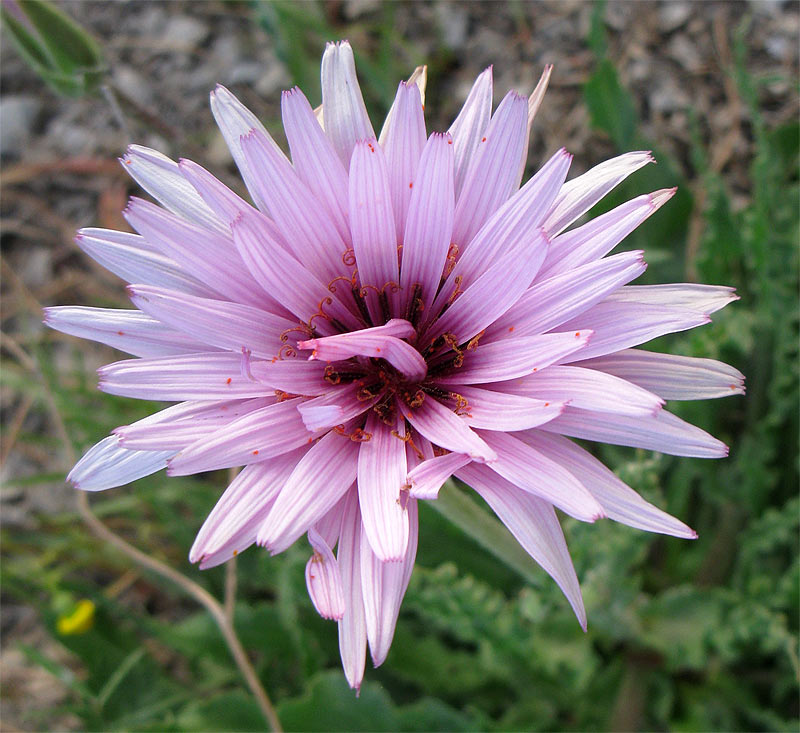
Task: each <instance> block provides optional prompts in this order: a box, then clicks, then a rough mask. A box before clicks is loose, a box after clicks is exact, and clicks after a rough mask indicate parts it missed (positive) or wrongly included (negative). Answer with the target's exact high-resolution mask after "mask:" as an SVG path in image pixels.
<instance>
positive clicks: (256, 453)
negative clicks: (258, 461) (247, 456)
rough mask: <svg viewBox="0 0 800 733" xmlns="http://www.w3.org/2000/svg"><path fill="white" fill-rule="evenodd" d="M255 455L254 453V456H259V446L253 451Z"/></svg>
mask: <svg viewBox="0 0 800 733" xmlns="http://www.w3.org/2000/svg"><path fill="white" fill-rule="evenodd" d="M253 455H254V456H257V455H258V449H257V448H256V450H254V451H253Z"/></svg>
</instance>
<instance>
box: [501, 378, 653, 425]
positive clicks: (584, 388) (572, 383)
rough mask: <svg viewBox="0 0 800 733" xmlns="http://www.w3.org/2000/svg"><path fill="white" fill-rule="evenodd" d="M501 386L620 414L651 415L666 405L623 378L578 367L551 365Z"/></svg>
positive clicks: (590, 408)
mask: <svg viewBox="0 0 800 733" xmlns="http://www.w3.org/2000/svg"><path fill="white" fill-rule="evenodd" d="M498 389H502V390H508V391H509V392H513V393H514V394H518V395H524V396H526V397H534V398H537V399H540V400H563V401H565V402H569V405H570V407H580V408H581V409H584V410H593V411H595V412H611V413H615V414H618V415H652V414H654V413H656V412H657V411H658V410H660V409H661V407H662V406H663V405H664V400H662V399H661V398H660V397H657V396H656V395H654V394H653V393H652V392H648V391H647V390H646V389H642V388H641V387H637V386H636V385H635V384H631V383H630V382H627V381H625V380H624V379H620V378H619V377H614V376H612V375H611V374H606V373H605V372H602V371H598V370H596V369H586V368H581V367H578V366H550V367H548V368H547V369H543V370H542V371H540V372H537V373H536V374H530V375H529V376H527V377H522V378H521V379H517V380H514V381H512V382H502V383H500V384H499V385H498Z"/></svg>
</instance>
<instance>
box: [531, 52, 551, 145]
mask: <svg viewBox="0 0 800 733" xmlns="http://www.w3.org/2000/svg"><path fill="white" fill-rule="evenodd" d="M552 73H553V64H546V65H545V67H544V70H543V71H542V75H541V77H539V81H538V82H537V84H536V88H535V89H534V90H533V91H532V92H531V95H530V97H528V135H530V134H531V127H532V126H533V120H534V119H535V117H536V113H537V112H538V111H539V107H541V106H542V101H543V100H544V95H545V92H547V87H548V85H549V84H550V75H551V74H552Z"/></svg>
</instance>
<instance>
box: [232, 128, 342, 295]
mask: <svg viewBox="0 0 800 733" xmlns="http://www.w3.org/2000/svg"><path fill="white" fill-rule="evenodd" d="M241 145H242V151H243V153H244V156H245V159H246V160H247V162H248V165H249V166H250V167H251V168H252V170H254V171H257V172H258V177H257V178H256V179H255V182H254V185H255V186H256V187H257V188H258V190H259V195H260V196H261V197H262V199H263V200H264V201H266V202H267V204H268V205H269V208H270V214H271V216H272V218H273V220H274V221H275V223H276V224H277V226H278V229H279V230H280V231H281V234H282V235H283V240H284V241H285V242H287V243H288V245H289V247H290V248H291V250H292V252H294V255H295V257H297V258H298V259H300V260H301V261H302V262H303V264H304V265H305V267H306V268H308V269H309V270H312V271H313V272H314V273H315V274H316V275H317V277H319V278H320V279H321V280H324V281H326V282H327V281H330V280H332V279H333V278H335V277H337V276H338V275H340V274H341V271H342V255H343V254H344V253H345V251H346V250H347V245H346V244H345V243H344V241H343V240H342V237H341V236H340V234H339V232H338V231H337V229H336V226H335V224H334V222H333V220H332V219H331V217H330V215H329V214H328V213H327V211H326V210H325V208H324V207H321V206H320V205H319V203H318V202H317V200H316V198H315V197H314V195H313V194H312V193H311V191H310V190H309V189H308V187H307V186H306V185H305V183H303V182H302V181H301V180H300V178H299V176H298V175H297V173H296V172H295V170H294V168H292V165H291V163H289V161H288V160H286V158H285V157H284V156H283V155H282V154H280V153H279V152H277V151H276V149H275V148H274V146H273V145H272V144H271V140H270V139H269V138H268V137H266V136H265V135H261V134H259V133H258V132H256V131H253V132H251V133H250V134H249V135H246V136H244V137H243V138H242V140H241Z"/></svg>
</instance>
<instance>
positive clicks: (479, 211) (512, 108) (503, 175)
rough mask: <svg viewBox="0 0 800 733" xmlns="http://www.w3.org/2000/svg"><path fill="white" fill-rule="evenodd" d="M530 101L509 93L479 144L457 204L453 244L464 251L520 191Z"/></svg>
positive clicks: (514, 93)
mask: <svg viewBox="0 0 800 733" xmlns="http://www.w3.org/2000/svg"><path fill="white" fill-rule="evenodd" d="M527 118H528V100H527V99H525V97H521V96H520V95H519V94H517V93H516V92H509V93H508V94H507V95H506V97H505V99H503V101H502V102H501V103H500V106H499V107H498V108H497V111H496V112H495V113H494V115H493V116H492V119H491V121H490V122H489V126H488V128H487V129H486V131H485V132H484V134H483V135H482V136H481V138H480V139H479V141H478V147H477V149H476V150H475V152H474V154H473V157H472V160H471V162H470V166H469V170H468V171H467V174H466V177H465V179H464V186H463V188H462V190H461V193H460V195H459V197H458V201H457V202H456V213H455V226H454V229H453V242H455V244H456V245H458V247H459V248H463V247H464V246H465V245H466V244H468V243H469V241H470V240H471V239H472V238H473V237H474V236H475V234H477V233H478V231H479V230H480V228H481V227H482V226H483V225H484V224H485V223H486V221H487V220H488V218H489V217H490V216H491V215H492V214H493V213H494V212H495V211H496V210H497V209H498V208H499V207H500V206H501V205H502V204H503V203H505V201H506V200H507V199H508V198H509V196H511V194H512V193H514V191H516V190H517V188H518V187H519V182H520V161H521V160H522V157H523V155H524V154H525V149H526V143H527V139H528V135H527V127H528V123H527Z"/></svg>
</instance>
